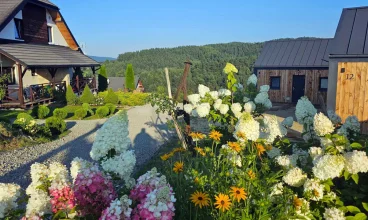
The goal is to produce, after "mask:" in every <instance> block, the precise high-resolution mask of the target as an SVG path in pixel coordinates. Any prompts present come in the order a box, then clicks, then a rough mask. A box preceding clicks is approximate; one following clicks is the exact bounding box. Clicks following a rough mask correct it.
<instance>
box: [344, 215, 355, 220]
mask: <svg viewBox="0 0 368 220" xmlns="http://www.w3.org/2000/svg"><path fill="white" fill-rule="evenodd" d="M354 218H355V216H346V220H354Z"/></svg>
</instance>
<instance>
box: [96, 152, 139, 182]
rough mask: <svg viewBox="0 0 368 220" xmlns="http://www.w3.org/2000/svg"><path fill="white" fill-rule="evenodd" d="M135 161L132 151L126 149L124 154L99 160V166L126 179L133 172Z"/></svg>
mask: <svg viewBox="0 0 368 220" xmlns="http://www.w3.org/2000/svg"><path fill="white" fill-rule="evenodd" d="M135 163H136V158H135V155H134V151H132V150H128V151H126V152H125V153H124V154H120V155H117V156H115V157H112V158H108V159H106V160H103V161H102V162H101V167H102V168H103V170H105V171H106V172H111V173H114V174H116V175H118V176H119V177H120V178H122V179H124V180H128V179H129V178H130V174H131V173H133V169H134V166H135Z"/></svg>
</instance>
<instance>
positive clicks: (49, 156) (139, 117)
mask: <svg viewBox="0 0 368 220" xmlns="http://www.w3.org/2000/svg"><path fill="white" fill-rule="evenodd" d="M128 117H129V132H130V134H129V137H130V138H131V140H132V145H133V148H134V150H135V153H136V157H137V165H138V166H139V165H142V164H143V163H144V162H146V161H147V160H149V159H150V158H151V157H152V155H154V153H155V152H156V151H157V150H158V149H159V147H160V146H161V145H162V143H164V141H165V140H167V139H168V138H169V137H170V135H171V134H170V133H169V131H168V130H167V126H166V124H165V123H166V121H167V116H164V115H157V114H156V113H155V112H154V109H153V108H152V107H151V106H149V105H145V106H139V107H135V108H132V109H130V110H128ZM105 121H106V119H101V120H88V121H87V120H86V121H67V126H68V128H69V129H70V130H71V133H70V134H69V135H67V136H66V137H64V138H62V139H59V140H56V141H53V142H50V143H46V144H40V145H36V146H32V147H25V148H21V149H17V150H13V151H8V152H0V182H2V183H13V182H14V183H17V184H20V185H21V186H22V187H26V186H27V185H28V184H29V183H30V175H29V170H30V166H31V165H32V164H33V163H35V162H39V163H50V162H52V161H58V162H61V163H63V164H65V165H67V166H69V165H70V162H71V161H72V160H73V158H74V157H80V158H83V159H86V160H91V158H90V156H89V152H90V150H91V147H92V144H93V141H94V138H95V135H96V131H97V130H98V129H99V128H100V127H101V126H102V125H103V123H104V122H105Z"/></svg>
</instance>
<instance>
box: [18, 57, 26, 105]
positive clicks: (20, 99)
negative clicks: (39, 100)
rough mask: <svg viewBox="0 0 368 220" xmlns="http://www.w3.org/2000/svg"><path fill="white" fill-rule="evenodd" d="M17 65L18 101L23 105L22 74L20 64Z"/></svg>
mask: <svg viewBox="0 0 368 220" xmlns="http://www.w3.org/2000/svg"><path fill="white" fill-rule="evenodd" d="M17 67H18V77H19V82H18V84H19V89H18V99H19V102H20V106H21V107H23V106H24V94H23V74H22V65H21V64H20V63H18V64H17Z"/></svg>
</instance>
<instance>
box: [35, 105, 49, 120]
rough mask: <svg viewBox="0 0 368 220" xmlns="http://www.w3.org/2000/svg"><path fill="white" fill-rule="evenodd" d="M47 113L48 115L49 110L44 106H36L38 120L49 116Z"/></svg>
mask: <svg viewBox="0 0 368 220" xmlns="http://www.w3.org/2000/svg"><path fill="white" fill-rule="evenodd" d="M49 113H50V109H49V107H47V106H46V105H40V106H38V108H37V117H38V118H39V119H44V118H46V117H47V116H48V115H49Z"/></svg>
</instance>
